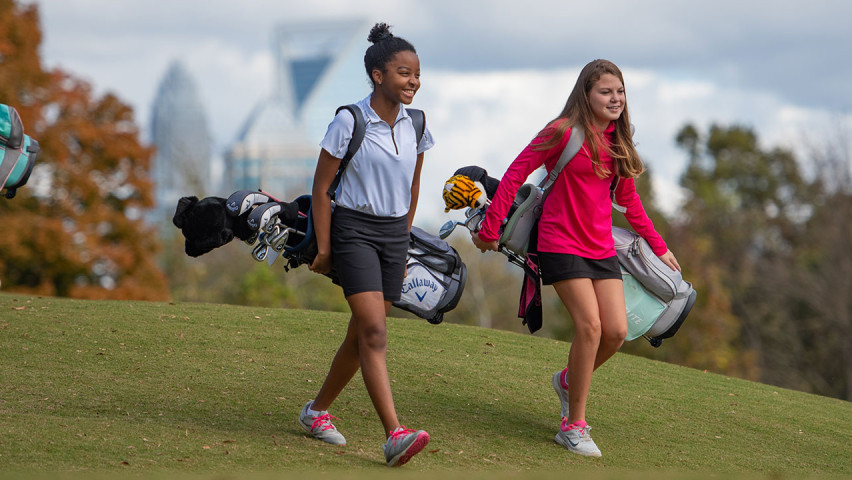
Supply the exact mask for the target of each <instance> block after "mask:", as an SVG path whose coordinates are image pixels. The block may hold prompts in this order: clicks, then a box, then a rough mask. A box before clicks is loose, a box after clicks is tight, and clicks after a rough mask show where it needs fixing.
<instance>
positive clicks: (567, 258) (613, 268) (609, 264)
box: [538, 252, 621, 285]
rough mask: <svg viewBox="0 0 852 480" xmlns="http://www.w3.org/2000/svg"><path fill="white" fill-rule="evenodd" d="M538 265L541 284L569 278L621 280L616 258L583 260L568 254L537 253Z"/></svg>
mask: <svg viewBox="0 0 852 480" xmlns="http://www.w3.org/2000/svg"><path fill="white" fill-rule="evenodd" d="M538 265H539V270H540V271H541V283H543V284H544V285H553V284H554V283H556V282H559V281H561V280H567V279H569V278H594V279H596V280H597V279H602V278H617V279H619V280H621V267H619V265H618V257H616V256H614V255H613V256H612V257H609V258H603V259H601V260H593V259H590V258H583V257H580V256H578V255H571V254H568V253H550V252H539V253H538Z"/></svg>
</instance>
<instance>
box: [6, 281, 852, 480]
mask: <svg viewBox="0 0 852 480" xmlns="http://www.w3.org/2000/svg"><path fill="white" fill-rule="evenodd" d="M347 320H348V315H346V314H339V313H326V312H318V311H305V310H282V309H264V308H251V307H236V306H226V305H210V304H169V303H147V302H93V301H80V300H68V299H59V298H40V297H28V296H22V295H9V294H0V477H2V478H16V477H18V476H20V475H31V476H38V475H41V474H50V473H63V474H65V475H72V476H73V475H74V472H82V473H80V474H79V475H81V476H82V477H85V478H92V476H93V475H94V476H95V477H97V476H98V475H104V476H117V475H122V476H127V475H130V476H146V477H157V478H159V477H163V478H174V477H175V476H180V477H189V478H192V477H194V476H201V477H205V476H211V475H219V476H218V477H216V478H232V477H222V475H230V476H234V475H240V476H247V477H250V478H252V477H255V476H257V477H258V478H269V477H270V476H276V477H277V476H282V475H283V476H299V477H302V476H304V473H305V472H316V471H319V472H325V474H323V473H320V474H317V475H314V476H318V477H319V478H377V476H381V475H389V474H391V473H390V472H388V469H387V468H386V467H385V466H384V464H383V456H382V453H381V448H380V444H381V443H382V442H383V441H384V437H383V434H382V431H381V424H380V423H379V421H378V418H377V416H376V414H375V412H374V410H373V408H372V405H371V403H370V400H369V397H368V395H367V393H366V390H365V389H364V386H363V382H362V381H361V379H360V376H356V378H355V379H354V380H353V381H352V382H351V384H350V386H349V387H347V388H346V389H345V390H344V392H343V393H342V394H341V396H340V397H339V399H338V400H337V402H336V403H335V404H334V405H333V406H332V409H331V411H332V413H333V414H334V415H335V416H337V417H339V418H340V420H337V421H336V422H335V423H336V425H337V426H338V428H339V429H340V430H341V431H342V433H344V435H346V438H347V440H348V442H349V444H348V445H347V446H345V447H335V446H330V445H326V444H322V443H320V442H318V441H315V440H313V439H311V438H308V437H306V436H305V435H304V433H303V431H302V430H301V429H300V428H299V426H298V425H297V423H296V417H297V415H298V412H299V410H300V408H301V407H302V405H303V404H304V402H305V401H306V400H308V399H310V398H312V396H313V395H314V394H315V393H316V391H317V390H318V389H319V386H320V384H321V382H322V381H323V379H324V376H325V373H326V372H327V369H328V366H329V363H330V361H331V358H332V356H333V355H334V352H335V351H336V348H337V346H338V345H339V342H340V340H341V339H342V336H343V334H344V332H345V328H346V322H347ZM388 329H389V338H390V346H389V350H388V368H389V370H390V375H391V381H392V388H393V390H394V398H395V402H396V406H397V410H398V414H399V417H400V421H401V422H402V423H403V424H405V425H407V426H409V427H415V428H425V429H427V430H428V431H429V433H430V434H431V436H432V442H431V443H430V444H429V446H428V447H427V449H426V450H425V451H424V452H423V453H422V454H420V455H418V456H417V457H415V458H414V459H413V460H412V461H411V462H410V463H409V464H408V465H406V466H405V467H403V468H402V469H399V470H393V471H392V472H393V473H392V474H393V475H394V476H395V478H398V477H399V476H402V478H407V477H412V478H432V477H434V476H436V475H438V474H440V475H441V476H443V477H446V479H452V478H464V479H466V480H471V479H475V478H489V479H493V478H564V477H565V475H568V474H571V473H576V474H583V475H584V478H586V477H588V478H623V477H624V474H625V473H628V472H629V473H630V474H631V476H633V478H663V479H664V478H672V476H673V475H674V476H679V477H678V478H681V477H680V476H682V475H684V474H685V473H686V472H693V474H699V475H707V476H714V477H716V478H720V477H719V476H721V478H727V477H729V476H735V477H743V476H745V477H748V478H751V477H753V476H758V477H766V478H786V477H789V478H800V477H809V478H824V477H826V476H836V477H842V478H852V404H850V403H848V402H844V401H841V400H836V399H830V398H824V397H818V396H814V395H809V394H805V393H801V392H796V391H790V390H784V389H780V388H777V387H772V386H767V385H763V384H758V383H753V382H747V381H743V380H738V379H733V378H729V377H724V376H720V375H716V374H712V373H706V372H701V371H697V370H693V369H688V368H684V367H679V366H675V365H670V364H666V363H661V362H655V361H651V360H647V359H643V358H640V357H635V356H630V355H624V354H617V355H616V356H615V357H613V359H612V360H611V361H610V362H609V363H607V364H606V365H605V366H604V367H603V368H601V369H600V370H599V371H598V372H596V374H595V377H594V379H593V384H592V392H591V394H590V399H589V400H590V409H589V412H588V415H589V416H588V418H587V420H588V421H589V423H590V424H591V425H593V427H594V430H593V435H594V438H595V441H596V442H597V444H598V445H599V446H600V448H601V450H602V451H603V453H604V456H603V458H601V459H590V458H583V457H580V456H577V455H573V454H570V453H569V452H567V451H565V450H564V449H563V448H562V447H560V446H559V445H557V444H556V443H554V441H553V436H554V435H555V433H556V430H557V426H558V422H559V419H558V418H557V417H558V411H559V403H558V400H557V398H556V395H555V394H554V393H553V391H552V387H551V385H550V377H551V375H552V373H553V372H554V371H555V370H556V369H558V368H561V367H562V366H563V365H564V363H565V361H566V359H567V355H568V348H569V346H570V344H567V343H565V342H558V341H554V340H549V339H542V338H538V337H534V336H530V335H523V334H515V333H509V332H503V331H497V330H486V329H481V328H476V327H467V326H459V325H450V324H441V325H430V324H428V323H427V322H425V321H422V320H411V319H389V321H388ZM662 348H665V345H664V346H663V347H662ZM460 472H471V473H464V474H463V475H464V476H463V477H462V474H461V473H460ZM524 472H527V473H524ZM297 474H298V475H297ZM636 475H639V477H636ZM75 478H76V477H75Z"/></svg>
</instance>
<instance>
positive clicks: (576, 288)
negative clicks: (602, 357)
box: [553, 278, 601, 423]
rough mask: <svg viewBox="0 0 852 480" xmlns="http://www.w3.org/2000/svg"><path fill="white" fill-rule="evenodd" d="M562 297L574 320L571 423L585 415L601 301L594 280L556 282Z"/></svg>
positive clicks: (597, 342) (570, 356)
mask: <svg viewBox="0 0 852 480" xmlns="http://www.w3.org/2000/svg"><path fill="white" fill-rule="evenodd" d="M553 288H554V289H556V293H557V294H558V295H559V299H560V300H562V303H563V304H564V305H565V308H566V309H568V313H569V314H571V318H572V319H573V320H574V340H573V341H572V342H571V351H570V352H569V353H568V402H569V404H570V406H571V409H570V410H571V411H570V417H569V418H568V423H574V422H576V421H578V420H584V419H585V418H586V397H588V395H589V387H590V386H591V384H592V372H593V371H594V369H595V358H596V357H597V354H598V346H599V345H600V340H601V321H600V312H599V310H598V301H597V297H596V295H595V289H594V286H593V285H592V281H591V280H590V279H588V278H572V279H568V280H563V281H561V282H556V283H554V284H553Z"/></svg>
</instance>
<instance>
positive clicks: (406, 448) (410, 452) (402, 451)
mask: <svg viewBox="0 0 852 480" xmlns="http://www.w3.org/2000/svg"><path fill="white" fill-rule="evenodd" d="M428 443H429V434H428V433H426V431H425V430H417V431H416V432H415V431H414V430H410V429H408V428H405V427H403V426H400V427H399V428H397V429H396V430H394V431H392V432H390V437H388V441H387V443H385V444H384V445H382V450H383V451H384V452H385V460H387V462H388V466H389V467H398V466H400V465H404V464H405V463H406V462H408V461H409V460H411V457H413V456H415V455H417V454H418V453H420V451H421V450H423V449H424V448H425V447H426V444H428Z"/></svg>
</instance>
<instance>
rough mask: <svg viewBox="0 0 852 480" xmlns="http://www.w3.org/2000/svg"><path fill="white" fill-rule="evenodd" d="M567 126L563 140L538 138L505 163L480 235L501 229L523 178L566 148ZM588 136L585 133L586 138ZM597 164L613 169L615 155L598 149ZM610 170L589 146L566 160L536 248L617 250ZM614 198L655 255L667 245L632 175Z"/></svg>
mask: <svg viewBox="0 0 852 480" xmlns="http://www.w3.org/2000/svg"><path fill="white" fill-rule="evenodd" d="M614 131H615V124H614V123H612V122H611V123H610V124H609V126H608V127H607V129H606V130H605V131H604V141H606V142H607V143H609V142H611V141H612V139H613V135H614ZM570 137H571V130H570V129H569V130H568V131H566V132H565V135H564V137H563V138H562V141H561V142H560V143H559V144H558V145H557V146H555V147H553V148H551V149H549V150H539V151H536V150H534V149H533V147H534V146H535V145H537V144H539V143H541V142H542V140H541V139H540V138H539V137H536V139H534V140H533V141H532V142H531V143H530V144H529V145H527V147H526V148H524V150H523V151H522V152H521V153H520V155H518V157H517V158H516V159H515V160H514V161H513V162H512V164H511V165H510V166H509V168H508V170H506V173H505V174H504V175H503V178H502V179H501V180H500V185H499V186H498V187H497V192H496V193H495V194H494V198H493V199H492V200H491V205H490V206H489V207H488V210H487V213H486V215H485V221H484V222H483V224H482V228H481V230H480V232H479V237H480V238H481V239H482V240H485V241H487V242H490V241H494V240H497V239H498V238H499V233H498V232H499V228H500V225H501V224H502V222H503V219H504V218H505V217H506V215H507V214H508V212H509V208H510V207H511V206H512V201H513V200H514V198H515V194H516V193H517V191H518V189H519V188H520V186H521V185H522V184H523V183H524V182H525V181H526V179H527V177H528V176H529V175H530V174H531V173H532V172H533V171H535V169H537V168H538V167H540V166H541V165H542V164H543V165H544V166H545V168H546V169H547V171H548V172H549V171H550V170H552V169H553V167H554V166H556V162H558V161H559V156H560V155H561V154H562V151H563V150H564V149H565V145H566V144H567V143H568V139H569V138H570ZM588 141H589V136H587V138H586V142H588ZM598 150H599V153H600V160H601V163H602V164H603V165H604V166H606V168H607V170H609V171H611V172H614V171H615V168H614V160H613V159H612V157H610V155H609V154H608V153H607V152H606V151H605V150H606V149H603V148H600V149H598ZM612 175H614V173H613V174H611V175H610V176H608V177H607V178H600V177H598V176H597V174H596V173H595V170H594V164H593V163H592V159H591V157H589V152H588V146H584V148H582V149H581V150H580V152H579V153H578V154H577V155H576V156H575V157H574V158H573V159H572V160H571V161H570V162H568V165H567V166H566V167H565V169H564V170H562V172H561V173H560V174H559V176H558V177H557V178H556V182H555V183H554V185H553V188H552V189H551V190H550V193H549V194H548V196H547V198H546V199H545V201H544V206H543V210H542V214H541V219H540V220H539V231H538V232H539V233H538V250H539V251H540V252H551V253H567V254H573V255H578V256H581V257H584V258H589V259H594V260H600V259H602V258H608V257H612V256H613V255H615V245H614V242H613V239H612V201H611V199H610V196H609V195H610V191H609V189H610V184H611V183H612ZM615 200H616V203H618V204H619V205H621V206H622V207H625V208H626V209H627V211H626V213H625V217H626V218H627V221H628V222H629V223H630V226H631V227H633V230H635V231H636V233H638V234H639V235H641V236H642V237H643V238H644V239H645V240H647V241H648V243H649V244H650V246H651V249H652V250H653V251H654V253H655V254H656V255H657V256H660V255H663V254H664V253H666V251H667V250H668V247H667V246H666V242H665V241H663V238H662V237H661V236H660V234H659V233H657V231H656V230H655V229H654V225H653V223H652V222H651V219H650V218H648V214H647V213H645V208H644V207H643V206H642V202H641V200H640V199H639V194H638V193H637V192H636V183H635V181H634V179H633V178H629V179H621V180H620V181H619V182H618V186H617V187H616V189H615Z"/></svg>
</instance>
